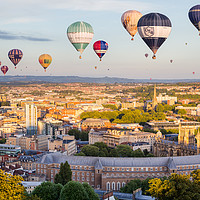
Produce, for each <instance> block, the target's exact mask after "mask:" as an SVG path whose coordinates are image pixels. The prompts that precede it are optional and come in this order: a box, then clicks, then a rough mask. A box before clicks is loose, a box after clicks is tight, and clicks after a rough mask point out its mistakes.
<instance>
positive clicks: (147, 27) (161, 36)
mask: <svg viewBox="0 0 200 200" xmlns="http://www.w3.org/2000/svg"><path fill="white" fill-rule="evenodd" d="M171 28H172V24H171V21H170V19H169V18H168V17H167V16H165V15H163V14H160V13H149V14H147V15H144V16H143V17H141V18H140V20H139V21H138V33H139V35H140V37H141V38H142V39H143V40H144V42H145V43H146V44H147V46H148V47H149V48H150V49H151V50H152V52H153V53H154V55H153V57H152V58H153V59H156V56H155V54H156V52H157V51H158V49H159V48H160V46H161V45H162V44H163V43H164V42H165V40H166V39H167V38H168V36H169V34H170V32H171Z"/></svg>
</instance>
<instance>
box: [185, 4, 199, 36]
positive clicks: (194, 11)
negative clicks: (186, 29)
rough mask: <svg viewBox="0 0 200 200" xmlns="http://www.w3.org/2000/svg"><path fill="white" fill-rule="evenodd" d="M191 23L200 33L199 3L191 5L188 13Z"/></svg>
mask: <svg viewBox="0 0 200 200" xmlns="http://www.w3.org/2000/svg"><path fill="white" fill-rule="evenodd" d="M188 16H189V19H190V21H191V23H192V24H193V25H194V26H195V27H196V28H197V30H198V31H199V35H200V5H196V6H193V7H192V8H191V9H190V10H189V13H188Z"/></svg>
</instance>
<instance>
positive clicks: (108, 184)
mask: <svg viewBox="0 0 200 200" xmlns="http://www.w3.org/2000/svg"><path fill="white" fill-rule="evenodd" d="M125 185H126V183H125V182H122V185H121V183H120V182H117V188H115V182H112V184H111V185H110V182H107V183H106V190H107V191H110V190H114V191H115V190H116V189H117V190H118V191H119V190H120V188H121V186H122V187H124V186H125Z"/></svg>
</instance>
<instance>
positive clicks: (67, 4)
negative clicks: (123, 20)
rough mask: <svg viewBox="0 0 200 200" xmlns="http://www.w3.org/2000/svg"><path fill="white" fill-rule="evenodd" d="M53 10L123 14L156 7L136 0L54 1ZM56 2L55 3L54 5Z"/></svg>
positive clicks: (50, 0) (50, 4)
mask: <svg viewBox="0 0 200 200" xmlns="http://www.w3.org/2000/svg"><path fill="white" fill-rule="evenodd" d="M48 2H49V3H48V6H49V7H51V8H52V9H66V10H83V11H115V12H122V11H124V10H127V9H136V10H140V11H146V10H149V9H151V8H152V7H153V6H154V5H152V3H144V2H140V1H134V0H98V1H94V0H84V1H83V0H73V1H71V0H57V1H56V4H54V3H55V1H54V0H49V1H48ZM53 2H54V3H53Z"/></svg>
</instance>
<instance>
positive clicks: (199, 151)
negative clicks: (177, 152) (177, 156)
mask: <svg viewBox="0 0 200 200" xmlns="http://www.w3.org/2000/svg"><path fill="white" fill-rule="evenodd" d="M196 139H197V155H199V154H200V132H199V129H198V132H197V136H196Z"/></svg>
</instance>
